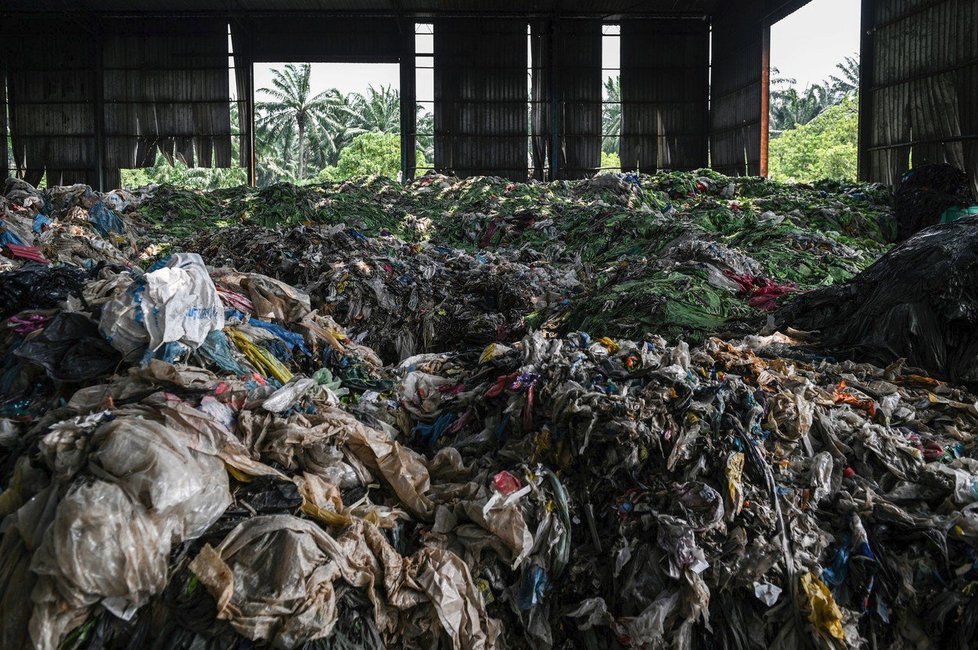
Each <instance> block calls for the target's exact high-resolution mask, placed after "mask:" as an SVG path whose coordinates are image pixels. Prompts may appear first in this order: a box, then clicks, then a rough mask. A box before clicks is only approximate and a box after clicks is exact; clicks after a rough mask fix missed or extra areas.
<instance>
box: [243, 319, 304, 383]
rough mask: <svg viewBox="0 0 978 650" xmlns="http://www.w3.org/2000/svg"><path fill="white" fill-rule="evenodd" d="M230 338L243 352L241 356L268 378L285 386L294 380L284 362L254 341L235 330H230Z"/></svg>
mask: <svg viewBox="0 0 978 650" xmlns="http://www.w3.org/2000/svg"><path fill="white" fill-rule="evenodd" d="M228 337H229V338H230V339H231V340H232V341H234V344H235V345H236V346H238V349H239V350H241V354H243V355H245V356H246V357H247V358H248V361H250V362H251V363H253V364H255V367H256V368H257V369H258V370H260V371H261V372H262V373H264V374H265V375H267V376H270V377H275V379H278V380H279V381H280V382H282V383H283V384H284V383H285V382H287V381H289V380H290V379H292V372H291V371H289V369H288V368H286V367H285V366H284V365H282V362H281V361H279V360H278V359H276V358H275V355H273V354H272V353H271V352H269V351H268V350H266V349H265V348H263V347H261V346H260V345H256V344H255V342H254V341H252V340H251V339H249V338H248V337H247V336H245V335H244V334H242V333H241V332H239V331H238V330H236V329H234V328H229V329H228Z"/></svg>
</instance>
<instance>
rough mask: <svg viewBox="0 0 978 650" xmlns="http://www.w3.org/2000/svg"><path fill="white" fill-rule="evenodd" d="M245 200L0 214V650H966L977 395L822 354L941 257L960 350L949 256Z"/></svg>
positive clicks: (769, 208) (659, 217)
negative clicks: (887, 289)
mask: <svg viewBox="0 0 978 650" xmlns="http://www.w3.org/2000/svg"><path fill="white" fill-rule="evenodd" d="M364 188H374V189H378V188H384V191H383V192H377V194H378V196H379V198H377V199H376V201H374V202H370V201H371V199H370V198H369V194H370V193H371V190H368V189H364ZM261 192H262V191H260V190H254V189H237V190H222V191H219V192H215V193H212V194H194V193H190V192H182V191H176V190H172V189H164V190H160V189H159V188H155V189H154V188H150V189H147V190H142V191H138V192H132V193H130V192H122V191H117V192H115V193H109V194H100V193H97V192H93V191H92V190H91V189H90V188H85V187H84V186H75V187H74V188H51V189H48V190H44V191H38V190H36V189H34V188H30V187H29V186H25V185H24V184H21V183H18V182H9V181H8V186H7V193H6V198H5V200H4V202H3V204H2V206H0V207H2V217H0V218H2V220H3V228H4V230H3V233H2V235H0V236H2V237H3V238H4V239H3V240H2V243H3V247H4V248H3V251H4V254H5V256H4V258H3V262H2V263H3V264H4V268H3V271H2V272H0V298H2V301H0V305H2V309H3V313H2V314H0V317H2V318H3V321H2V329H0V450H2V453H0V487H2V488H3V491H2V493H0V517H2V519H0V549H2V551H0V585H2V588H3V589H2V593H3V596H2V597H0V600H2V602H0V611H2V612H3V616H2V617H0V646H2V647H3V648H12V649H19V648H40V649H42V650H48V649H50V650H53V649H55V648H68V649H72V650H73V649H81V648H116V647H159V648H167V649H181V650H182V649H190V648H230V647H273V648H308V649H313V648H316V649H326V648H384V647H405V648H414V647H418V648H422V647H423V648H432V647H445V648H448V647H451V648H454V649H457V650H461V649H463V648H464V649H468V648H486V649H492V648H520V647H553V648H608V649H612V648H655V647H666V646H669V647H674V648H681V649H692V648H705V647H712V648H731V649H733V648H736V649H742V648H767V647H792V648H794V647H808V646H814V647H820V648H843V647H845V648H871V647H919V648H926V647H935V648H937V647H939V648H961V649H964V648H968V647H971V645H972V644H973V639H974V638H975V635H976V633H978V590H976V589H975V585H976V584H978V506H976V503H978V454H976V445H975V439H974V435H975V430H976V422H978V407H976V404H978V398H976V395H975V394H974V393H973V392H972V390H971V389H970V388H969V385H968V384H967V383H961V382H962V381H964V380H965V379H968V378H969V376H967V375H965V374H963V373H960V372H949V373H942V372H940V369H939V368H929V367H928V366H927V364H926V363H923V362H918V360H917V358H916V357H915V358H914V359H908V360H906V361H903V360H900V359H898V358H892V359H891V358H884V355H870V354H868V353H867V351H868V350H869V349H870V348H869V347H867V346H866V345H863V346H861V347H860V346H857V345H850V347H849V348H847V349H846V350H841V349H839V348H841V347H843V344H844V343H846V342H850V343H851V342H852V341H854V340H855V339H854V338H853V337H851V336H849V335H841V334H840V337H841V338H839V339H838V340H836V339H832V338H831V337H832V335H833V323H837V322H838V320H832V319H833V318H836V319H838V318H850V317H851V314H852V313H853V310H854V309H857V308H859V307H862V308H863V309H865V310H866V311H865V314H867V315H871V314H877V313H879V312H880V310H883V311H886V310H889V311H890V312H893V313H896V311H899V309H898V308H897V307H896V306H894V304H891V303H890V302H887V300H889V299H888V298H885V297H884V292H883V285H882V281H881V279H880V278H881V277H883V276H886V275H887V274H890V278H889V281H890V282H892V283H898V282H903V281H904V278H907V279H908V281H909V278H911V277H916V276H912V275H911V273H912V271H913V270H915V271H916V273H918V274H923V273H924V271H925V269H923V268H920V261H921V260H923V259H933V260H934V263H935V264H936V260H937V258H938V257H940V256H942V255H943V256H944V257H943V258H942V259H943V260H944V261H943V262H942V264H944V265H945V266H944V267H941V268H944V269H945V270H946V271H947V272H946V273H945V272H944V271H942V272H941V273H940V274H937V275H936V276H935V277H934V278H933V280H932V284H930V285H921V288H920V291H921V298H920V299H921V300H923V296H924V294H925V293H926V292H928V291H931V292H937V294H936V295H934V296H933V298H934V300H935V301H944V302H945V303H947V304H950V303H951V302H952V301H954V300H957V301H958V302H957V303H955V304H959V305H962V309H964V310H966V309H967V308H968V305H969V304H970V303H968V302H967V300H966V298H967V297H968V296H969V295H970V294H968V293H967V291H968V289H967V287H968V286H974V285H973V283H971V284H967V283H966V280H967V278H968V277H969V276H967V273H968V272H972V273H973V269H974V268H975V267H974V266H973V265H972V264H971V263H970V261H969V260H970V259H971V258H970V257H968V256H967V255H966V254H965V253H964V249H966V248H967V242H968V241H970V240H969V239H968V237H972V238H973V232H974V231H975V230H976V229H978V222H976V221H975V220H974V219H967V218H965V219H961V220H959V221H958V222H956V223H955V224H952V225H949V226H937V227H936V228H934V229H931V230H926V231H924V232H923V233H920V234H919V235H917V236H916V237H913V238H911V239H910V240H909V241H907V242H906V243H905V244H903V245H901V246H900V247H898V248H896V249H894V250H893V251H892V252H891V253H889V254H888V255H883V254H884V252H885V251H886V250H887V248H888V242H889V241H890V240H891V239H892V237H893V234H894V232H895V231H894V230H893V223H892V222H891V221H887V214H888V213H887V210H886V207H885V206H886V196H885V193H884V191H883V190H882V189H881V188H878V187H874V186H857V187H848V188H841V187H832V186H828V185H824V186H819V187H810V188H804V187H794V186H783V185H778V184H775V183H769V182H766V181H762V180H759V179H726V178H723V177H721V176H719V175H717V174H714V173H713V172H700V173H695V174H661V175H656V176H651V177H644V176H643V177H621V176H608V177H597V178H596V179H592V180H590V181H581V182H574V183H571V182H568V183H563V182H562V183H551V184H547V185H541V184H532V183H531V184H523V185H521V184H513V183H509V182H507V181H502V180H499V179H466V180H454V179H447V178H443V177H426V178H424V179H420V180H419V181H416V182H415V183H414V184H412V185H408V186H406V187H403V188H402V187H400V186H397V185H396V184H392V183H390V182H384V181H378V180H376V179H373V180H370V181H367V182H366V183H364V184H362V185H358V184H357V183H352V182H351V183H344V184H337V185H335V186H320V187H316V188H313V189H307V188H294V187H278V186H276V188H272V190H270V191H268V192H266V198H265V200H275V198H274V197H279V199H280V200H281V201H282V202H283V204H282V205H279V206H268V207H267V208H266V206H264V204H263V202H262V200H261V199H260V198H259V197H261V196H263V195H262V193H261ZM347 193H348V194H349V196H344V198H343V199H338V198H337V196H340V195H346V194H347ZM218 195H219V196H220V197H221V198H219V196H218ZM235 196H239V197H241V198H234V197H235ZM534 196H536V197H537V199H536V200H537V201H538V203H537V205H536V208H534V207H533V205H534V204H533V201H534V199H533V198H532V197H534ZM314 197H320V198H314ZM327 199H329V200H332V201H333V202H332V203H329V205H326V204H320V203H319V201H321V200H322V201H326V200H327ZM167 202H169V205H178V204H179V205H180V206H185V207H181V208H179V210H187V211H192V210H196V209H201V210H208V209H210V208H208V207H207V206H209V205H212V204H213V205H217V206H219V210H220V212H219V213H217V214H215V213H207V214H200V215H199V217H200V224H201V227H200V228H198V230H199V231H200V232H197V233H194V234H191V233H190V232H189V231H185V232H183V233H179V232H175V233H172V235H173V236H166V237H161V236H158V233H160V232H161V230H165V229H166V227H167V225H166V224H167V223H169V224H170V225H171V226H174V227H176V226H177V225H180V224H185V223H187V224H189V223H191V220H190V219H189V217H188V216H187V215H186V214H183V213H182V212H180V211H175V210H170V209H166V208H164V207H163V206H164V205H165V204H167ZM290 202H291V203H290ZM292 203H296V204H299V205H301V206H305V207H304V208H303V210H306V211H305V212H301V213H298V214H293V213H291V208H286V207H285V206H286V205H292ZM361 203H367V205H363V206H362V207H358V206H360V204H361ZM194 206H196V207H194ZM238 206H250V207H248V209H249V210H251V212H250V214H251V215H253V216H252V217H249V218H241V216H240V215H241V213H240V212H235V211H236V210H239V209H243V207H241V208H239V207H238ZM330 206H332V207H330ZM404 206H414V207H412V208H411V209H410V210H409V209H408V208H406V207H404ZM417 206H428V207H426V208H425V209H420V208H419V207H417ZM435 206H441V207H440V208H437V209H436V207H435ZM344 210H348V212H344ZM439 210H440V211H439ZM259 214H260V215H261V216H259ZM364 215H373V216H371V217H370V219H371V220H370V221H368V219H367V218H366V217H364ZM378 215H382V216H383V220H380V218H379V216H378ZM375 217H376V218H375ZM225 219H226V220H228V221H229V224H226V225H222V224H220V223H218V221H220V220H225ZM296 219H297V220H296ZM307 221H308V222H309V223H306V222H307ZM395 222H396V224H395ZM380 223H384V224H386V225H379V224H380ZM371 224H373V225H371ZM397 224H400V225H397ZM953 241H958V242H961V244H960V249H961V250H960V251H959V253H960V254H954V255H948V254H947V251H948V250H950V249H949V248H948V247H949V246H951V242H953ZM906 250H909V251H910V252H909V253H908V252H902V251H906ZM955 250H957V249H955ZM913 251H917V252H916V253H915V252H913ZM920 251H929V252H928V253H927V254H926V255H930V256H932V257H927V256H926V255H925V254H924V253H922V252H920ZM881 255H882V257H881ZM877 260H879V261H877ZM874 262H875V265H874V264H873V263H874ZM787 265H790V268H787ZM871 265H872V266H871ZM915 265H916V268H915V269H912V268H911V267H913V266H915ZM866 267H869V270H867V271H865V272H863V273H860V271H862V269H864V268H866ZM942 278H951V281H949V282H946V283H945V284H946V285H947V286H946V287H944V285H942V284H941V281H942V280H941V279H942ZM819 285H826V286H827V285H833V286H827V288H823V289H817V290H815V291H810V289H812V288H813V287H817V286H819ZM704 287H710V288H711V289H710V291H711V293H709V294H698V295H697V294H695V293H694V292H697V291H700V290H701V289H702V288H704ZM928 287H929V288H928ZM942 287H944V288H942ZM914 290H916V289H914ZM907 291H909V289H907ZM940 291H943V293H940ZM955 291H957V292H958V293H954V292H955ZM670 292H674V293H670ZM827 292H835V293H834V294H831V295H839V296H843V297H844V298H845V300H841V299H840V302H839V304H838V307H837V309H836V310H835V311H831V310H826V311H828V313H829V316H830V317H826V318H825V319H823V320H820V321H817V322H816V321H815V320H812V317H807V318H808V320H806V316H805V315H806V314H813V313H821V312H818V309H823V310H824V307H825V305H826V304H827V302H826V301H827V300H828V299H827V298H825V296H827V295H830V294H829V293H827ZM892 293H893V292H891V294H892ZM915 295H916V294H915ZM891 302H892V301H891ZM930 304H935V303H930ZM691 305H695V306H696V308H695V309H694V308H692V307H691ZM811 305H815V307H814V308H812V309H809V308H808V306H811ZM818 305H821V306H822V307H818ZM930 309H931V310H932V312H933V311H934V310H935V309H936V308H935V307H933V306H932V307H930ZM929 313H930V312H929ZM948 313H950V312H949V311H945V312H940V313H939V314H938V315H937V316H935V318H938V319H940V318H944V317H945V316H946V314H948ZM785 314H787V315H789V316H790V317H791V318H788V317H787V316H785ZM768 315H771V316H772V317H771V318H768ZM866 317H868V316H863V315H860V316H859V318H866ZM891 320H893V322H896V320H897V319H896V316H894V317H893V318H892V319H891ZM860 322H862V321H860ZM942 322H943V321H942ZM955 322H957V321H955ZM792 323H793V324H794V325H795V326H796V327H804V328H806V330H820V331H818V332H812V331H801V330H799V329H796V328H792V327H791V326H790V325H791V324H792ZM584 324H587V327H584V326H582V325H584ZM779 326H780V331H775V327H779ZM853 327H854V328H855V329H853V330H852V331H856V330H857V329H858V331H860V332H863V333H865V331H866V330H865V328H864V327H863V326H855V325H854V326H853ZM953 327H955V328H959V327H960V326H959V324H955V325H953ZM684 328H685V329H684ZM859 328H861V329H859ZM733 330H738V331H737V332H736V334H737V335H736V336H729V335H724V334H730V333H732V331H733ZM884 331H885V330H884ZM948 331H951V330H948ZM953 331H955V332H957V331H958V329H955V330H953ZM622 332H638V333H637V334H634V335H625V334H622ZM687 333H688V334H689V335H688V336H686V334H687ZM718 335H724V336H718ZM962 337H963V334H962V336H961V337H958V338H953V337H949V338H948V339H947V341H946V345H947V346H948V354H952V353H953V354H958V356H962V355H961V354H959V353H960V351H961V348H960V346H959V344H960V345H963V344H964V343H963V342H965V343H966V341H965V339H964V338H962ZM952 346H958V347H952ZM901 350H902V348H898V347H892V349H891V350H890V351H891V352H892V353H893V354H894V355H899V354H900V352H901ZM915 350H916V348H915ZM843 353H845V354H847V355H848V358H846V357H844V356H843ZM920 359H924V360H925V361H926V359H925V358H924V357H920ZM867 361H871V362H872V363H868V362H867ZM891 361H892V362H891ZM959 363H960V362H959ZM877 364H878V365H877ZM919 365H924V366H925V368H927V369H922V368H920V367H917V366H919ZM928 370H929V371H928Z"/></svg>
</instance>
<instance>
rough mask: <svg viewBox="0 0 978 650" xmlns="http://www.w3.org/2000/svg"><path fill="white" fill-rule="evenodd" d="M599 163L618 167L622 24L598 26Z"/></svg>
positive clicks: (605, 168) (612, 168)
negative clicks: (600, 88)
mask: <svg viewBox="0 0 978 650" xmlns="http://www.w3.org/2000/svg"><path fill="white" fill-rule="evenodd" d="M601 83H602V90H601V167H600V171H609V172H618V171H621V158H620V147H621V26H620V25H617V24H611V23H608V24H605V25H602V26H601Z"/></svg>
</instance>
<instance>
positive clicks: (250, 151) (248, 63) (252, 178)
mask: <svg viewBox="0 0 978 650" xmlns="http://www.w3.org/2000/svg"><path fill="white" fill-rule="evenodd" d="M245 75H246V76H245V79H247V92H246V94H245V107H246V110H245V112H246V113H247V114H248V115H247V118H246V119H247V120H248V137H247V138H246V139H245V140H246V142H243V143H242V144H247V146H248V148H247V151H246V158H247V161H248V185H251V186H252V187H254V186H255V185H257V184H258V169H257V166H256V160H255V62H254V61H253V60H252V58H251V52H248V53H247V56H245ZM238 119H241V118H240V117H239V118H238ZM239 131H240V129H239Z"/></svg>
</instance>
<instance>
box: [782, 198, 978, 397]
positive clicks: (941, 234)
mask: <svg viewBox="0 0 978 650" xmlns="http://www.w3.org/2000/svg"><path fill="white" fill-rule="evenodd" d="M976 287H978V217H964V218H962V219H959V220H957V221H954V222H952V223H949V224H945V225H937V226H931V227H930V228H926V229H924V230H921V231H920V232H918V233H917V234H915V235H913V236H912V237H911V238H910V239H907V240H906V241H904V242H903V243H901V244H900V245H899V246H897V247H896V248H894V249H893V250H891V251H890V252H889V253H887V254H886V255H884V256H883V257H882V258H880V259H879V261H877V262H876V263H875V264H873V265H872V266H871V267H869V268H868V269H866V270H865V271H864V272H862V273H861V274H859V275H858V276H856V277H855V278H854V279H853V280H852V281H851V282H849V283H846V284H841V285H837V286H832V287H825V288H822V289H818V290H816V291H812V292H810V293H808V294H805V295H803V296H801V297H800V298H799V299H798V300H797V301H795V302H793V303H790V304H788V305H786V306H785V307H784V308H783V309H782V310H781V311H780V312H779V313H778V321H779V322H780V323H782V324H787V325H791V326H794V327H797V328H799V329H802V330H817V331H818V334H817V337H818V345H819V346H820V347H822V348H828V349H830V350H832V351H834V352H835V353H837V354H843V355H855V356H856V357H857V358H863V359H867V360H873V361H875V362H877V363H881V364H884V365H886V364H890V363H893V362H895V361H897V360H900V359H902V360H905V361H906V362H907V363H908V364H909V365H912V366H915V367H919V368H924V369H926V370H927V371H928V372H929V373H931V374H934V375H935V376H937V377H942V378H945V379H952V380H955V381H963V382H976V381H978V290H976Z"/></svg>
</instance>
